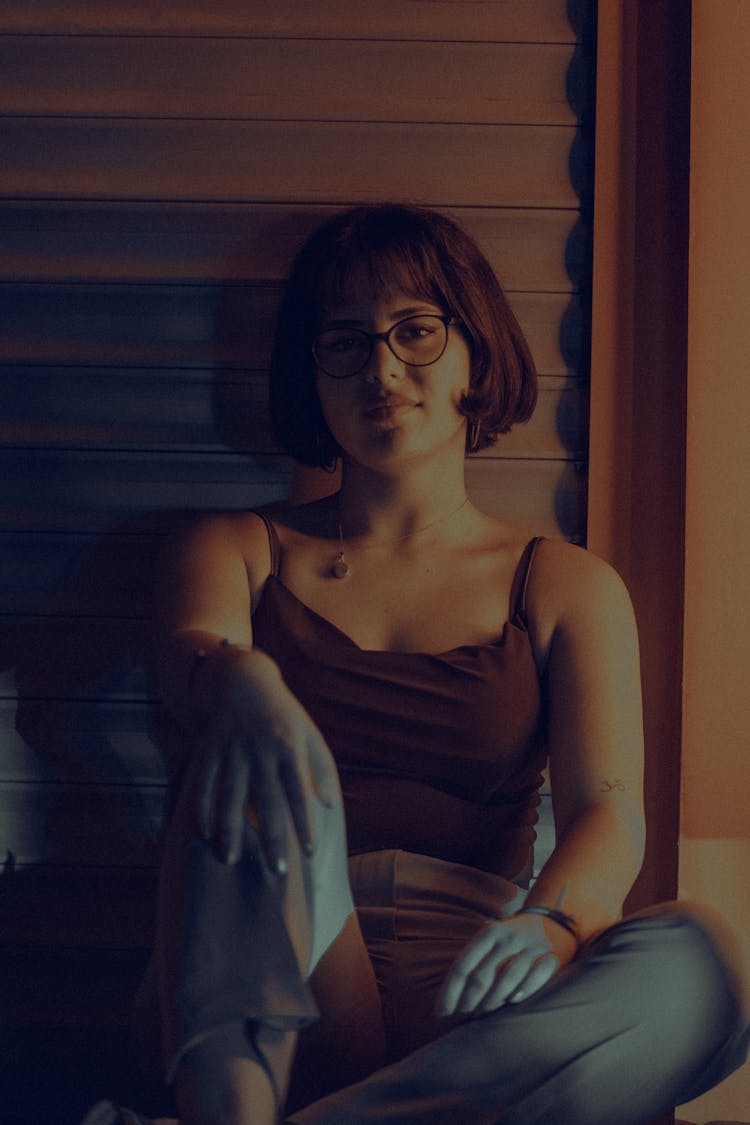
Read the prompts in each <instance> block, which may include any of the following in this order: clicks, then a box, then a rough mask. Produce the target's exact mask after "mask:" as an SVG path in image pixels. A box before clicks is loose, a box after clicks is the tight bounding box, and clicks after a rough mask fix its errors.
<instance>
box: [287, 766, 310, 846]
mask: <svg viewBox="0 0 750 1125" xmlns="http://www.w3.org/2000/svg"><path fill="white" fill-rule="evenodd" d="M279 776H280V778H281V784H282V785H283V787H284V792H285V794H286V800H287V804H288V805H289V812H290V813H291V815H292V823H293V824H294V828H295V831H296V833H297V838H298V839H299V843H300V847H301V848H302V851H303V852H304V853H305V855H312V853H313V851H314V845H315V836H314V832H313V828H312V810H311V808H310V800H309V796H308V794H309V786H308V787H307V788H306V787H305V785H304V783H303V781H302V778H301V777H300V773H299V766H298V764H297V763H296V762H295V761H293V760H291V761H287V762H284V763H282V766H281V769H280V774H279Z"/></svg>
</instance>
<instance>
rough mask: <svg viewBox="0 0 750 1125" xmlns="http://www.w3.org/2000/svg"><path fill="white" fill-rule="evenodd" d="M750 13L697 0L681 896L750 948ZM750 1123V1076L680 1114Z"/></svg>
mask: <svg viewBox="0 0 750 1125" xmlns="http://www.w3.org/2000/svg"><path fill="white" fill-rule="evenodd" d="M749 51H750V4H748V3H747V2H746V0H721V2H718V3H717V0H693V29H692V90H691V160H690V268H689V299H688V320H689V328H688V388H687V390H688V395H687V438H686V492H685V505H686V507H685V611H684V655H683V705H682V769H681V817H680V849H679V886H680V894H681V896H684V897H687V898H695V899H700V900H703V901H706V902H708V903H710V904H711V905H713V906H715V907H716V908H718V909H719V910H721V911H722V912H724V913H725V914H726V915H727V916H728V917H729V918H730V919H731V920H732V922H733V923H734V925H735V926H736V928H737V930H738V933H739V934H740V935H741V936H744V938H745V940H746V942H747V945H749V946H750V685H749V684H748V678H749V677H750V581H749V580H748V559H750V218H749V217H748V216H749V215H750V139H749V138H750V71H748V67H747V56H748V52H749ZM680 1113H681V1115H682V1116H684V1117H685V1118H686V1119H687V1120H690V1121H695V1122H707V1121H717V1120H735V1121H750V1065H748V1064H746V1065H745V1066H744V1067H742V1068H741V1069H740V1070H739V1071H738V1072H736V1073H735V1074H734V1075H732V1077H731V1078H729V1079H727V1080H726V1081H725V1082H723V1083H722V1084H721V1085H719V1086H718V1087H716V1088H715V1089H714V1090H712V1091H710V1092H709V1093H708V1094H706V1095H704V1096H703V1097H702V1098H699V1099H697V1101H695V1102H692V1103H690V1105H688V1106H685V1107H683V1108H682V1109H681V1111H680Z"/></svg>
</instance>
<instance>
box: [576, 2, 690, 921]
mask: <svg viewBox="0 0 750 1125" xmlns="http://www.w3.org/2000/svg"><path fill="white" fill-rule="evenodd" d="M690 35H691V4H690V0H660V2H659V3H657V4H654V3H653V0H600V3H599V5H598V28H597V99H596V138H595V183H594V193H595V194H594V261H593V301H592V341H591V360H592V362H591V369H592V374H591V400H590V462H589V505H588V545H589V547H590V548H591V549H592V550H593V551H595V552H596V553H597V554H599V555H601V556H602V557H604V558H606V559H607V560H608V561H610V562H611V563H612V564H613V565H614V566H615V567H616V568H617V569H618V570H619V572H620V573H621V574H622V576H623V578H624V579H625V581H626V583H627V585H628V587H629V589H630V592H631V595H632V597H633V602H634V605H635V610H636V616H637V618H638V626H639V632H640V640H641V660H642V670H643V688H644V723H645V732H646V756H647V767H646V811H647V817H648V829H649V831H648V842H647V849H646V859H645V862H644V866H643V870H642V873H641V876H640V878H639V880H638V883H637V884H636V887H635V888H634V891H633V893H632V894H631V896H630V899H629V902H628V907H629V908H630V907H633V908H635V907H636V906H640V905H644V904H646V903H650V902H654V901H659V900H662V899H667V898H673V897H675V896H676V893H677V858H678V836H679V817H680V738H681V721H682V654H683V589H684V548H685V433H686V403H687V318H688V236H689V223H688V220H689V179H690Z"/></svg>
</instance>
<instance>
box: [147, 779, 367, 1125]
mask: <svg viewBox="0 0 750 1125" xmlns="http://www.w3.org/2000/svg"><path fill="white" fill-rule="evenodd" d="M191 781H192V778H191V776H190V774H189V773H188V776H187V777H186V779H185V782H184V784H183V786H182V789H181V794H180V800H179V802H178V804H177V806H176V808H175V812H174V814H173V816H172V818H171V821H170V825H169V830H168V834H167V838H166V841H165V847H164V856H163V863H162V872H161V880H160V893H159V908H158V914H157V935H156V958H155V963H156V975H157V977H158V982H159V992H160V1008H161V1024H162V1034H163V1047H164V1056H165V1060H166V1065H167V1072H168V1080H169V1081H172V1080H173V1081H174V1082H175V1093H176V1098H177V1103H178V1107H179V1109H180V1114H181V1119H182V1120H183V1121H184V1125H219V1123H220V1125H235V1123H237V1125H239V1123H240V1122H241V1123H242V1125H248V1123H250V1122H252V1125H256V1123H258V1125H260V1123H261V1122H272V1121H275V1119H276V1112H277V1106H278V1105H279V1104H280V1103H281V1102H282V1101H283V1098H284V1096H285V1093H286V1087H287V1083H288V1077H289V1069H290V1065H291V1061H292V1057H293V1053H294V1045H295V1039H296V1034H297V1032H298V1031H299V1029H300V1028H302V1027H304V1026H306V1025H307V1024H309V1023H312V1022H313V1021H315V1020H316V1018H317V1016H318V1009H317V1006H316V1003H315V999H314V996H313V991H312V990H311V988H310V987H309V986H308V983H307V978H308V977H309V975H310V973H311V972H312V971H313V970H314V969H315V967H316V965H317V963H319V962H320V961H321V959H322V957H323V955H324V954H325V952H326V950H327V949H328V948H329V946H331V944H332V943H333V942H334V940H335V938H336V936H337V935H338V934H339V932H340V931H341V930H342V927H343V926H344V923H345V921H346V918H347V917H348V916H349V915H350V914H351V912H352V910H353V904H352V900H351V893H350V890H349V885H348V880H347V869H346V851H345V831H344V823H343V812H342V809H341V805H340V803H339V804H337V805H336V806H335V807H334V808H333V809H326V808H325V807H324V806H322V805H320V804H319V803H316V812H315V815H316V825H315V827H316V835H317V839H318V846H317V848H316V852H315V855H314V856H313V857H312V858H307V857H305V856H303V855H302V853H301V852H300V849H299V847H298V845H297V841H296V836H295V835H294V832H293V830H292V827H291V823H290V824H289V826H288V831H289V847H288V872H287V874H286V875H285V876H284V877H283V878H279V877H277V876H276V875H274V874H272V873H271V872H270V871H269V870H268V867H267V865H266V863H265V860H264V858H263V853H262V848H261V845H260V840H259V837H258V833H257V831H256V829H255V827H254V826H253V825H252V824H251V823H249V822H248V824H247V827H246V836H245V841H244V847H243V854H242V856H241V858H240V860H239V861H238V862H237V863H236V864H234V865H232V866H227V865H226V864H222V863H219V862H218V860H217V859H216V858H215V856H214V854H213V851H212V849H211V848H210V847H209V846H208V845H207V844H206V843H205V842H204V841H203V840H201V839H199V838H198V836H197V833H196V830H195V824H194V815H193V807H192V806H193V798H192V792H193V786H192V784H191Z"/></svg>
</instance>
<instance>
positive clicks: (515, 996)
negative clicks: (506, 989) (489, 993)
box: [507, 991, 526, 1004]
mask: <svg viewBox="0 0 750 1125" xmlns="http://www.w3.org/2000/svg"><path fill="white" fill-rule="evenodd" d="M525 998H526V993H525V992H523V991H521V992H511V994H510V996H509V997H508V998H507V999H508V1003H509V1004H517V1003H518V1001H519V1000H524V999H525Z"/></svg>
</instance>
